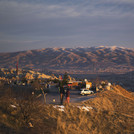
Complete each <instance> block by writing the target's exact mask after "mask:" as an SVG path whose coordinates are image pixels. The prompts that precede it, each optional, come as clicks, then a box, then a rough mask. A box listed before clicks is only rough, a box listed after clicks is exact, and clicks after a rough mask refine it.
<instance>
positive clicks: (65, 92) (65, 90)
mask: <svg viewBox="0 0 134 134" xmlns="http://www.w3.org/2000/svg"><path fill="white" fill-rule="evenodd" d="M59 90H60V103H61V105H62V104H63V99H64V95H65V96H66V103H67V104H69V102H70V91H69V88H68V86H60V87H59Z"/></svg>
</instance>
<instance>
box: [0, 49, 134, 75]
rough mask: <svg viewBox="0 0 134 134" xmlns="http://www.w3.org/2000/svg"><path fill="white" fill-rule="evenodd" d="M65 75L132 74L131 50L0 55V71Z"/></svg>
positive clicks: (57, 50)
mask: <svg viewBox="0 0 134 134" xmlns="http://www.w3.org/2000/svg"><path fill="white" fill-rule="evenodd" d="M17 59H19V67H20V68H30V69H38V70H42V71H43V70H44V71H45V70H49V71H55V72H60V73H62V72H65V71H68V72H69V73H72V74H73V73H81V74H82V73H83V74H87V73H89V74H90V73H104V72H112V73H124V72H129V71H133V70H134V50H133V49H127V48H120V47H89V48H45V49H41V50H30V51H23V52H14V53H1V54H0V67H1V68H2V67H8V68H14V67H15V65H16V63H17Z"/></svg>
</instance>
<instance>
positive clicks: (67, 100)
mask: <svg viewBox="0 0 134 134" xmlns="http://www.w3.org/2000/svg"><path fill="white" fill-rule="evenodd" d="M66 102H67V103H68V104H69V102H70V91H69V88H67V91H66Z"/></svg>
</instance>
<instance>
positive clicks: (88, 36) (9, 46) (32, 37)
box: [0, 0, 134, 52]
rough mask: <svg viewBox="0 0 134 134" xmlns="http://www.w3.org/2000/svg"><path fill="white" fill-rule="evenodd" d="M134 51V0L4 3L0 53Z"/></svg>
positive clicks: (0, 6) (5, 0) (12, 0)
mask: <svg viewBox="0 0 134 134" xmlns="http://www.w3.org/2000/svg"><path fill="white" fill-rule="evenodd" d="M79 46H83V47H90V46H123V47H129V48H134V0H0V52H12V51H22V50H28V49H40V48H46V47H79Z"/></svg>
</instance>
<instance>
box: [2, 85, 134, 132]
mask: <svg viewBox="0 0 134 134" xmlns="http://www.w3.org/2000/svg"><path fill="white" fill-rule="evenodd" d="M2 91H3V90H2ZM9 91H10V90H9V89H8V90H5V93H7V92H9ZM1 93H3V96H0V132H1V134H7V133H10V134H11V133H14V134H16V133H17V134H23V133H25V134H27V133H28V134H29V133H30V134H39V133H46V134H83V133H84V134H113V133H114V134H119V133H120V134H132V133H134V112H133V111H134V96H133V95H132V93H131V92H128V91H126V90H125V89H123V88H122V87H120V86H118V85H117V86H114V87H113V90H110V91H104V92H100V93H98V95H97V97H96V98H94V99H90V100H88V101H84V102H82V103H73V104H70V105H64V106H58V105H57V106H55V105H42V104H40V103H39V102H38V101H36V100H35V99H34V98H29V99H27V100H25V99H24V100H15V99H13V98H12V97H11V95H10V94H8V95H7V94H5V95H4V92H1Z"/></svg>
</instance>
